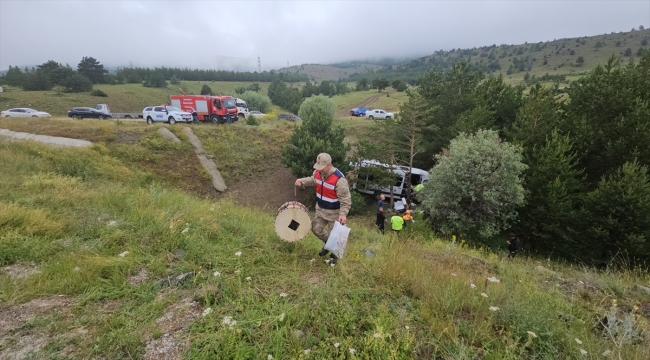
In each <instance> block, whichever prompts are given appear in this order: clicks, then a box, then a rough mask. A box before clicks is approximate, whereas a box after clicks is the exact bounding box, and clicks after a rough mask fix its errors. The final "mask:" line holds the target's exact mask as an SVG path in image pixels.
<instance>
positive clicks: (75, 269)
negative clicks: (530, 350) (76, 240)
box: [73, 266, 81, 272]
mask: <svg viewBox="0 0 650 360" xmlns="http://www.w3.org/2000/svg"><path fill="white" fill-rule="evenodd" d="M73 270H74V271H76V272H79V271H81V269H79V266H77V267H75V268H74V269H73Z"/></svg>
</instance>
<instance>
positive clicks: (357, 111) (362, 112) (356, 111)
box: [350, 107, 368, 116]
mask: <svg viewBox="0 0 650 360" xmlns="http://www.w3.org/2000/svg"><path fill="white" fill-rule="evenodd" d="M366 111H368V109H367V108H364V107H362V108H353V109H351V110H350V116H366Z"/></svg>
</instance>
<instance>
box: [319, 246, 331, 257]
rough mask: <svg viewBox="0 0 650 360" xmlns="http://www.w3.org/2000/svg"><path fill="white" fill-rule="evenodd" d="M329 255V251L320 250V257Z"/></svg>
mask: <svg viewBox="0 0 650 360" xmlns="http://www.w3.org/2000/svg"><path fill="white" fill-rule="evenodd" d="M327 253H329V251H327V250H325V248H322V249H320V251H319V252H318V255H319V256H325V255H327Z"/></svg>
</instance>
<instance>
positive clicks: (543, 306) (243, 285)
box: [0, 120, 650, 359]
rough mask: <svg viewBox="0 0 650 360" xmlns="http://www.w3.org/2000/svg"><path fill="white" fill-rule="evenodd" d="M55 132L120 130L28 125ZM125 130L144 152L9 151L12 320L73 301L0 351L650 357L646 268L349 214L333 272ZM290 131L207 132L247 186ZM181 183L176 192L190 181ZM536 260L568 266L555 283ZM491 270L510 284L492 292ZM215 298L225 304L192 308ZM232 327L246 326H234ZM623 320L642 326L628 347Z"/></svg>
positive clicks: (6, 261)
mask: <svg viewBox="0 0 650 360" xmlns="http://www.w3.org/2000/svg"><path fill="white" fill-rule="evenodd" d="M337 121H340V122H343V121H347V120H337ZM57 122H61V123H62V124H61V125H59V127H61V128H65V125H67V124H70V125H71V129H72V130H71V131H82V130H81V128H82V127H83V126H87V127H88V128H89V129H90V130H87V131H88V132H90V133H92V129H93V128H97V129H103V130H102V131H103V132H106V133H107V134H108V135H106V136H107V138H110V137H111V136H113V137H114V139H115V138H119V136H118V135H117V134H118V132H119V131H120V130H121V129H123V128H122V127H121V126H118V125H116V124H115V123H114V122H100V121H93V122H76V123H75V122H73V121H72V122H65V121H62V120H54V121H53V124H54V125H52V124H49V123H47V122H40V123H37V122H35V123H31V125H30V126H31V127H32V128H34V129H36V128H38V126H39V124H43V125H49V126H55V125H56V123H57ZM7 124H10V123H8V122H6V121H0V125H1V127H5V125H7ZM11 124H13V122H12V123H11ZM72 124H75V125H72ZM78 124H82V125H78ZM360 124H362V123H361V120H359V121H358V122H357V123H356V124H355V123H354V122H349V123H348V125H349V126H348V127H349V128H354V127H356V126H359V127H362V126H363V125H360ZM111 126H113V127H114V128H115V129H114V131H113V130H111ZM124 126H126V127H125V128H126V129H130V130H131V131H134V132H136V131H140V132H141V136H140V139H139V141H138V142H137V143H134V144H126V143H122V142H117V141H113V142H110V141H107V142H103V143H101V144H98V145H96V146H95V147H93V148H90V149H66V148H51V147H48V146H44V145H39V144H35V143H30V142H7V141H4V140H1V139H0V163H2V164H3V166H1V167H0V177H1V178H2V179H3V180H2V186H0V266H2V267H6V266H11V265H15V264H23V265H24V266H32V265H30V264H33V266H35V267H37V268H38V270H39V272H37V273H34V274H31V275H28V276H26V277H23V278H12V277H9V276H8V275H7V274H4V273H3V274H0V311H3V310H5V309H13V310H19V309H20V308H19V305H20V304H25V303H27V302H29V301H30V300H33V299H42V300H48V299H58V298H59V297H58V295H64V297H63V298H64V299H66V301H69V303H70V305H69V306H64V307H62V308H59V309H58V310H57V311H52V312H48V313H36V314H34V316H33V318H32V319H31V320H30V321H28V322H27V323H25V324H24V325H23V326H22V327H19V328H16V329H13V330H11V331H10V332H8V333H6V334H5V335H4V336H3V337H4V338H3V339H0V357H3V356H8V355H9V354H12V353H13V351H15V350H16V346H19V345H17V344H18V340H19V339H21V338H23V337H26V336H30V337H36V338H42V339H45V340H44V341H45V344H46V345H44V346H43V347H42V348H41V349H40V350H37V351H36V352H35V353H33V354H32V355H31V356H32V357H35V358H57V357H58V358H65V357H68V358H99V357H102V358H110V359H121V358H142V357H143V356H144V355H145V353H146V343H147V342H148V341H150V340H151V339H164V338H165V335H164V334H170V335H171V336H174V337H176V339H177V340H182V339H184V340H186V341H187V343H188V348H186V350H185V352H184V353H183V355H184V357H186V358H190V359H215V358H228V359H244V358H264V359H265V358H267V355H269V354H271V355H272V356H273V358H274V359H285V358H286V359H289V358H291V359H295V358H315V359H324V358H340V359H346V358H364V359H412V358H421V359H431V358H453V359H475V358H484V359H520V358H526V359H560V358H563V359H579V358H584V357H583V356H581V355H580V349H584V350H585V351H587V352H588V356H587V357H588V358H589V357H593V358H596V357H598V356H600V354H601V353H603V352H604V351H606V350H611V351H612V352H613V355H614V357H615V358H619V356H620V358H622V359H647V358H648V356H650V349H649V348H648V347H647V345H646V344H647V341H648V335H647V334H648V332H647V331H648V330H650V329H649V323H648V319H649V317H650V302H649V300H648V297H647V296H646V297H644V295H642V294H641V293H639V292H637V291H636V290H635V286H636V284H641V285H644V286H649V285H650V276H649V275H648V273H647V272H646V271H644V270H640V269H635V270H629V271H621V272H614V271H596V270H592V269H586V268H582V267H579V266H571V265H567V264H558V263H550V262H547V261H545V260H543V259H536V258H528V257H526V256H525V255H523V256H521V257H520V258H518V259H516V260H514V261H508V260H507V259H505V258H503V257H502V256H500V255H499V253H498V251H497V252H493V251H491V250H489V249H485V248H472V247H469V246H468V245H467V244H466V243H465V242H464V241H460V242H453V243H452V242H451V240H450V239H441V238H438V237H436V236H435V235H434V234H432V233H431V232H430V231H429V230H428V229H427V226H426V223H425V222H424V221H422V220H421V219H420V218H419V217H418V218H416V220H417V221H416V223H415V224H410V226H409V227H407V229H406V231H405V232H404V233H403V234H400V237H399V238H396V237H395V236H394V234H387V235H386V236H381V235H380V234H379V233H378V232H377V231H376V230H375V229H374V228H373V226H372V223H373V222H374V219H372V218H371V216H372V215H362V216H357V217H354V216H352V217H350V219H349V223H350V227H351V228H352V233H351V238H350V243H349V245H348V249H347V251H346V256H345V258H344V259H343V260H341V261H339V264H338V265H337V266H336V267H329V266H326V265H325V264H324V263H323V261H322V259H321V258H319V257H318V256H317V255H316V254H317V252H318V250H319V249H320V247H321V243H320V241H319V240H317V239H316V238H315V237H313V235H309V236H308V237H307V238H306V239H305V240H303V241H301V242H299V243H296V244H289V243H285V242H282V241H281V240H280V239H278V238H277V236H276V235H275V234H274V231H273V221H274V218H275V213H274V212H273V211H261V210H257V209H252V208H245V207H241V206H237V205H235V204H233V203H231V202H229V201H228V200H219V201H214V200H210V199H204V198H202V197H199V196H195V195H193V193H192V192H190V191H187V190H186V189H184V188H182V187H179V186H174V184H175V183H176V180H174V179H168V178H166V177H162V176H160V175H158V173H156V172H155V171H154V169H155V167H154V166H153V165H151V166H143V164H147V163H148V162H147V161H146V160H144V159H140V156H143V157H146V156H151V157H152V158H153V159H154V160H151V158H150V160H149V162H152V161H154V162H155V161H162V160H161V158H164V157H165V156H168V155H169V154H173V153H179V152H189V153H191V152H192V151H191V149H189V148H188V149H185V148H184V146H185V145H170V144H168V143H166V142H164V141H162V140H160V138H159V137H158V135H157V131H155V129H156V127H146V126H144V125H140V124H137V123H135V124H125V125H124ZM138 126H141V127H142V129H140V130H138V129H139V128H138ZM289 126H290V125H289ZM172 129H173V130H174V131H176V130H177V129H176V128H174V127H172ZM288 130H289V128H288V127H287V125H285V124H277V125H273V124H271V123H264V122H263V123H262V125H261V126H260V127H259V129H258V128H256V127H247V126H243V125H241V126H240V125H239V124H238V125H235V126H234V127H225V126H221V127H209V126H205V127H201V126H199V127H196V128H195V132H196V133H197V135H198V136H199V137H201V139H202V141H204V142H205V143H206V144H207V145H206V148H208V151H215V152H216V151H218V152H219V153H221V152H223V153H224V154H225V155H226V156H229V157H233V158H234V159H232V161H239V162H240V166H241V167H242V168H249V167H250V169H251V170H250V171H251V175H254V173H256V172H259V171H261V170H262V171H263V169H260V168H255V167H253V163H254V162H256V161H258V159H259V158H258V156H259V155H255V154H256V153H257V152H259V151H263V150H264V149H266V151H267V152H268V153H270V154H269V155H268V156H279V155H278V146H279V145H280V143H281V142H282V141H281V140H280V139H283V138H284V137H286V135H287V133H288ZM253 132H258V133H254V134H252V135H251V134H250V133H253ZM111 133H114V135H111ZM268 138H274V140H272V141H271V140H268ZM210 139H213V140H212V141H210ZM251 141H252V143H251ZM256 141H260V142H261V143H260V144H256V143H255V142H256ZM224 142H225V143H228V145H227V146H222V145H221V143H224ZM238 143H239V144H244V145H236V144H238ZM246 144H248V146H249V147H250V148H251V150H250V152H247V153H246V152H245V151H246V150H245V147H246ZM263 144H270V145H269V146H268V147H265V146H264V145H263ZM273 144H277V146H274V145H273ZM143 149H144V150H146V151H145V152H144V153H142V151H143ZM242 152H245V153H243V154H241V155H239V154H240V153H242ZM150 154H151V155H150ZM217 155H218V154H217ZM156 159H157V160H156ZM216 160H218V159H216ZM182 176H185V175H184V174H183V175H182ZM182 176H181V179H180V182H183V180H185V181H187V180H190V179H184V178H183V177H182ZM232 176H233V179H235V178H241V179H243V178H246V176H247V175H246V174H237V175H235V174H233V175H232ZM370 206H372V205H370ZM370 213H372V211H370ZM185 229H187V230H185ZM176 249H182V250H184V251H185V256H184V257H183V258H182V259H174V257H173V255H172V253H173V252H174V251H175V250H176ZM366 249H367V250H372V252H373V253H374V254H375V256H372V257H371V256H368V255H367V250H366ZM124 251H128V252H129V253H128V254H127V255H126V256H124V257H119V256H117V255H118V254H120V253H123V252H124ZM238 251H241V256H236V255H235V253H236V252H238ZM312 259H315V261H314V262H312V261H311V260H312ZM536 266H544V267H546V268H549V269H552V270H554V271H559V272H561V273H562V274H561V279H559V278H557V277H556V276H553V275H549V274H547V273H544V272H540V271H538V270H536V269H535V267H536ZM142 269H145V270H146V272H147V273H148V274H149V276H150V279H149V280H147V281H145V282H144V283H143V284H142V285H139V286H131V285H130V284H129V277H130V276H133V275H135V274H137V273H138V272H140V271H141V270H142ZM188 271H193V272H194V273H195V274H196V275H195V277H194V279H193V280H192V281H189V282H187V283H185V284H182V285H181V286H179V287H173V288H167V289H160V288H159V287H157V286H156V283H157V281H158V280H159V279H161V278H164V277H166V276H168V275H170V274H177V273H182V272H188ZM215 271H218V272H219V273H220V276H214V272H215ZM492 276H494V277H496V278H498V279H499V280H500V282H499V283H492V282H488V281H487V280H486V278H487V277H492ZM249 277H250V280H247V278H249ZM581 282H582V283H581ZM470 284H475V285H476V286H477V288H476V289H472V288H471V287H470ZM208 287H213V288H214V287H216V288H217V289H218V295H217V296H216V297H214V298H209V297H208V298H197V295H196V293H197V291H199V290H201V289H204V288H208ZM481 293H485V294H487V296H488V297H487V298H486V297H483V296H482V295H481ZM281 294H283V295H284V294H286V296H281ZM185 299H189V300H191V299H199V303H198V304H196V305H194V306H195V307H198V310H197V311H199V313H200V312H201V311H203V310H204V309H206V308H208V307H210V308H211V310H212V311H211V312H210V313H209V314H207V315H206V316H200V315H199V316H198V317H196V319H194V318H193V317H192V318H191V319H192V321H190V320H188V321H186V322H184V323H182V324H181V325H184V326H185V330H183V331H180V332H177V331H176V330H175V329H172V330H170V329H171V327H170V326H169V325H167V324H166V323H165V321H158V319H161V318H165V316H166V314H169V313H173V311H172V310H173V309H176V308H178V307H179V305H180V304H182V303H184V301H185ZM614 299H616V307H613V304H614V301H613V300H614ZM490 306H494V307H498V308H499V310H497V311H491V310H490ZM182 309H185V308H182ZM612 309H614V310H613V311H617V312H618V315H619V317H620V318H621V319H623V318H625V317H628V319H630V318H631V319H633V320H634V321H633V326H632V325H629V324H628V325H611V327H612V329H613V330H618V331H619V333H614V334H613V335H612V336H613V339H614V340H615V341H616V344H615V343H614V341H612V339H611V338H610V337H609V336H607V335H603V332H602V330H601V328H600V327H599V325H598V321H597V318H598V317H600V318H602V317H603V316H605V314H606V313H607V312H608V311H612ZM617 309H618V310H617ZM191 312H192V311H191V310H187V309H186V310H180V311H179V312H178V314H179V315H178V316H181V317H182V316H188V314H190V313H191ZM226 316H227V317H231V318H232V320H235V321H236V324H235V325H233V326H232V328H231V326H229V325H227V324H224V318H225V317H226ZM565 319H569V320H568V321H567V320H565ZM177 325H178V324H177ZM179 326H180V325H179ZM617 326H618V327H617ZM625 326H628V327H630V326H632V327H631V328H632V329H638V330H642V331H645V332H643V333H642V335H641V337H637V338H634V341H631V342H628V343H623V344H622V345H621V344H620V343H619V340H621V339H622V337H621V335H620V334H621V333H620V331H621V330H623V329H624V327H625ZM180 328H182V326H180V327H179V329H180ZM528 331H530V332H533V333H534V334H535V335H536V336H537V337H533V336H532V335H529V333H528ZM296 333H298V335H295V334H296ZM617 334H618V335H617ZM576 338H577V339H580V341H581V342H582V344H581V345H580V344H578V343H577V342H576V340H575V339H576ZM337 343H338V344H339V346H338V348H337V347H335V346H334V344H337ZM619 345H620V346H619ZM350 349H354V350H355V354H354V355H351V354H350ZM306 350H309V353H308V354H305V351H306Z"/></svg>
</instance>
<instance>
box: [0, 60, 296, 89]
mask: <svg viewBox="0 0 650 360" xmlns="http://www.w3.org/2000/svg"><path fill="white" fill-rule="evenodd" d="M180 80H186V81H257V82H271V81H273V80H280V81H285V82H299V81H308V78H307V76H306V75H304V74H288V73H282V72H275V71H274V70H271V71H269V72H266V71H264V72H262V73H258V72H236V71H226V70H201V69H188V68H183V69H181V68H168V67H159V68H142V67H135V68H121V69H118V70H117V71H116V72H115V73H114V74H111V73H109V72H108V71H107V70H106V69H105V68H104V65H103V64H101V62H100V61H98V60H97V59H95V58H93V57H86V56H84V57H83V58H82V59H81V61H80V62H79V64H77V68H76V69H73V68H72V67H71V66H70V65H68V64H66V65H63V64H61V63H58V62H56V61H54V60H48V61H47V62H45V63H43V64H41V65H38V66H36V67H32V68H31V69H30V68H25V69H24V70H21V69H20V68H19V67H18V66H9V70H8V71H7V73H6V74H4V75H3V76H1V77H0V83H2V84H7V85H10V86H16V87H21V88H23V90H26V91H38V90H51V89H52V88H53V87H57V86H60V87H61V88H62V89H63V90H64V91H67V92H84V91H90V90H92V87H93V84H112V85H114V84H125V83H130V84H142V85H143V86H146V87H166V86H167V81H169V82H170V83H171V84H172V85H175V84H178V83H179V82H180Z"/></svg>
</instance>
